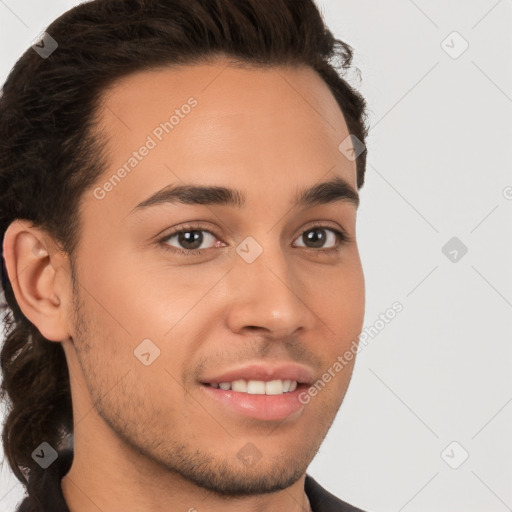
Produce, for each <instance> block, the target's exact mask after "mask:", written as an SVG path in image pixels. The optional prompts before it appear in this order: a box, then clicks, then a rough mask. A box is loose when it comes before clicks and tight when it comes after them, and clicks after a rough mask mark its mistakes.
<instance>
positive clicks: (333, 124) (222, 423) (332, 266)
mask: <svg viewBox="0 0 512 512" xmlns="http://www.w3.org/2000/svg"><path fill="white" fill-rule="evenodd" d="M191 96H193V97H194V98H195V99H196V100H197V106H195V107H194V108H193V109H191V111H190V113H189V114H188V115H186V116H184V117H183V118H181V119H180V122H179V124H178V125H177V126H175V127H174V129H173V130H172V132H170V133H169V134H165V133H164V136H163V138H162V140H161V141H159V142H158V144H157V146H156V147H155V148H154V149H152V150H151V151H150V152H149V154H148V155H147V156H146V157H145V158H143V159H142V160H141V161H140V162H139V163H138V164H137V166H136V167H135V168H133V170H131V172H130V173H129V174H127V175H126V176H125V177H124V178H123V179H122V180H121V181H120V182H119V183H117V184H116V186H115V187H113V189H112V190H110V191H109V192H108V193H107V194H106V195H105V197H104V198H103V199H98V198H96V197H95V196H94V194H93V190H89V191H86V192H85V195H84V198H83V202H82V204H81V208H80V218H81V220H82V229H83V231H82V233H81V237H80V243H79V247H78V251H77V254H76V268H75V272H76V275H75V276H74V280H73V279H72V273H71V272H72V268H71V266H70V261H69V257H68V255H66V254H64V253H63V252H61V251H59V250H58V248H57V246H56V245H55V244H54V242H53V240H52V239H51V237H49V236H48V235H47V234H46V233H45V232H43V231H41V230H39V229H37V228H35V227H33V226H31V225H30V224H29V223H27V222H25V221H15V222H14V223H13V224H11V226H10V227H9V230H8V232H7V234H6V237H5V243H4V253H5V255H6V256H5V257H6V264H7V270H8V274H9V278H10V280H11V282H12V283H13V287H14V290H15V294H16V298H17V300H18V303H19V304H20V307H21V308H22V310H23V312H24V314H25V315H26V316H27V318H29V320H30V321H32V322H33V323H34V325H36V326H37V328H38V329H39V330H40V332H41V333H42V334H43V335H44V336H45V337H46V338H48V339H49V340H52V341H53V342H60V343H62V346H63V348H64V351H65V354H66V359H67V362H68V366H69V370H70V378H71V387H72V399H73V414H74V422H75V427H74V428H75V430H74V449H75V458H74V462H73V465H72V467H71V470H70V472H69V473H68V474H67V475H66V476H65V477H64V479H63V480H62V489H63V492H64V496H65V499H66V501H67V503H68V504H69V506H70V509H71V510H72V511H73V512H83V511H91V510H103V511H106V510H108V511H111V512H116V511H119V512H120V511H123V512H130V511H140V510H145V511H147V512H153V511H155V512H156V511H164V510H165V511H168V510H189V511H190V510H194V509H196V510H198V511H200V512H213V511H221V510H222V511H223V512H231V511H251V512H257V511H267V510H273V511H283V512H284V511H288V512H289V511H299V510H301V511H307V510H309V503H308V500H307V497H306V495H305V493H304V478H305V472H306V470H307V467H308V466H309V464H310V462H311V461H312V459H313V458H314V456H315V454H316V452H317V450H318V449H319V447H320V444H321V443H322V441H323V439H324V438H325V436H326V434H327V431H328V430H329V428H330V426H331V424H332V422H333V420H334V418H335V416H336V414H337V412H338V409H339V408H340V406H341V403H342V401H343V398H344V396H345V393H346V390H347V387H348V385H349V382H350V378H351V375H352V370H353V364H354V359H353V360H352V361H351V362H350V363H349V364H348V365H347V366H345V367H344V368H343V370H342V371H341V372H339V373H337V374H336V377H335V378H333V379H332V380H331V381H330V382H329V383H328V384H327V385H326V386H325V388H324V389H322V390H321V391H320V392H319V393H318V395H317V396H315V397H314V398H312V399H311V401H310V402H309V404H307V405H305V406H304V407H303V408H302V409H301V410H300V411H299V412H298V413H294V414H293V415H291V416H290V417H288V418H286V419H285V420H284V421H283V420H281V421H269V422H265V421H262V420H256V419H251V418H248V417H245V416H242V415H239V414H236V413H234V412H233V411H231V410H229V409H227V408H225V407H222V406H221V405H218V404H216V403H213V401H212V400H211V399H209V398H208V397H207V396H206V395H205V393H204V390H202V389H201V385H200V384H199V381H200V379H201V377H202V376H205V375H207V374H208V375H212V374H213V375H216V374H218V373H219V372H220V371H221V370H222V371H224V370H228V369H230V368H232V367H235V366H240V365H242V364H246V363H252V362H272V363H274V362H296V363H298V364H301V365H304V366H306V367H307V368H309V369H310V371H311V372H312V373H313V375H314V377H315V380H316V379H319V378H321V376H322V374H323V373H324V372H325V371H326V370H327V369H328V368H329V367H331V366H332V365H333V363H334V362H335V361H336V359H337V357H338V356H340V355H342V354H344V353H345V351H346V350H347V349H348V348H349V347H350V345H351V343H352V341H353V340H357V336H358V334H359V333H360V332H361V328H362V324H363V318H364V303H365V290H364V276H363V272H362V267H361V262H360V257H359V252H358V248H357V243H356V213H357V209H356V207H355V206H354V205H353V204H351V203H349V202H335V203H327V204H321V205H316V206H314V207H309V208H303V209H300V208H292V202H293V200H294V198H295V193H296V190H297V189H299V188H302V187H309V186H312V185H315V184H317V183H318V182H320V181H325V180H328V179H330V178H333V177H334V176H340V177H342V178H344V179H345V180H346V181H347V182H348V183H349V184H351V185H352V187H353V188H354V189H355V190H357V189H356V165H355V162H354V161H350V160H349V159H347V158H346V157H345V156H344V155H343V154H342V153H341V152H340V151H339V149H338V145H339V144H340V142H341V141H343V140H344V139H345V138H346V137H347V136H348V134H349V131H348V128H347V125H346V122H345V120H344V117H343V115H342V113H341V111H340V109H339V107H338V105H337V103H336V101H335V99H334V97H333V96H332V94H331V93H330V91H329V89H328V87H327V85H326V84H325V83H324V82H323V81H322V79H321V78H320V77H319V76H318V75H317V74H316V73H315V72H314V71H313V70H312V69H310V68H305V67H301V68H289V67H286V68H260V69H256V68H244V69H240V68H236V67H234V66H232V65H228V61H224V60H218V61H214V62H212V63H209V64H201V65H195V66H190V67H179V68H175V69H170V68H168V69H159V70H152V71H145V72H141V73H137V74H134V75H130V76H129V77H126V78H125V79H123V80H122V81H120V82H119V83H117V84H115V85H114V86H113V87H112V88H111V89H110V90H109V91H108V93H106V94H105V95H104V98H103V99H104V101H103V103H102V105H101V107H100V110H99V112H100V127H101V130H102V131H103V133H104V135H105V136H106V137H107V138H108V156H109V163H108V169H106V170H105V173H104V176H103V177H102V178H101V179H100V180H98V185H99V186H102V185H103V184H104V183H105V181H106V180H108V178H109V177H110V176H112V174H113V173H115V171H116V170H117V169H118V168H120V167H121V166H122V165H123V164H124V163H125V162H126V161H127V159H128V158H129V157H130V156H131V154H132V152H133V151H135V150H137V149H138V148H139V147H140V146H141V145H142V144H144V142H145V141H146V137H147V136H148V135H150V134H151V133H152V131H153V130H154V129H155V127H156V126H158V125H159V124H160V123H161V122H163V121H165V120H168V119H169V117H170V115H171V114H172V112H173V111H174V109H176V108H180V107H181V106H182V105H183V104H185V103H186V101H187V99H188V98H189V97H191ZM153 138H155V137H153ZM155 140H156V139H155ZM91 158H94V155H91ZM183 183H194V184H207V185H222V186H228V187H234V188H237V189H240V190H241V191H243V192H244V193H245V194H246V196H247V204H246V206H245V207H244V208H242V209H237V208H234V207H231V206H225V205H222V206H219V205H186V204H180V203H177V204H161V205H158V206H154V207H151V208H147V209H143V210H141V211H140V212H137V213H132V214H130V212H131V211H132V209H133V208H134V207H135V206H136V205H137V204H138V203H140V202H141V201H143V200H144V199H146V198H147V197H149V196H150V195H152V194H153V193H154V192H156V191H158V190H160V189H161V188H163V187H165V186H167V185H169V184H183ZM313 221H322V224H323V225H327V228H334V229H340V228H341V229H343V230H344V231H345V232H346V233H347V234H348V236H349V237H350V238H351V239H350V241H348V242H337V241H336V239H335V237H334V235H333V234H332V232H330V231H329V230H326V231H324V234H325V235H326V236H327V238H326V241H325V243H324V246H325V247H326V248H330V247H334V246H336V244H340V251H339V252H334V251H331V253H330V254H326V253H321V252H319V249H318V248H315V246H312V245H311V244H310V245H309V246H308V245H307V243H308V240H307V238H306V236H302V235H303V234H304V233H305V232H307V230H308V229H311V228H312V227H311V224H312V222H313ZM189 223H194V224H197V223H199V224H200V228H196V227H195V228H194V229H202V230H207V231H211V232H213V233H214V235H209V234H208V233H206V232H204V231H202V233H203V236H204V237H203V243H202V245H200V246H199V245H197V246H196V247H198V246H199V247H200V248H201V249H203V248H204V249H205V251H204V254H203V255H199V256H198V255H196V256H190V255H181V254H177V253H174V252H172V251H166V250H165V247H166V246H167V247H169V248H171V249H172V248H175V249H177V250H179V249H180V248H181V249H186V248H192V247H191V246H190V245H188V246H187V245H180V240H179V239H178V236H175V237H173V238H169V237H168V238H167V241H166V242H160V241H158V240H160V239H161V238H163V237H164V236H165V235H166V233H169V236H170V235H171V233H170V231H171V228H181V227H184V226H185V225H187V224H189ZM247 236H251V237H253V238H254V239H255V240H256V241H257V242H258V243H259V245H260V246H261V247H262V248H263V252H262V253H261V254H260V255H259V256H258V257H257V258H256V260H255V261H253V262H252V263H250V264H249V263H247V262H246V261H245V260H244V259H243V258H241V257H240V256H239V254H238V253H237V252H236V247H237V246H238V245H239V244H240V243H241V242H242V241H243V240H244V239H245V238H246V237H247ZM182 242H183V240H182ZM216 242H217V244H216ZM147 338H149V339H151V340H152V342H153V343H154V344H155V345H156V346H157V347H158V348H159V350H160V356H159V357H158V358H156V359H155V360H154V362H153V363H152V364H151V365H149V366H145V365H144V364H142V363H141V362H140V360H139V359H138V358H137V357H135V356H134V350H135V349H136V348H137V347H138V346H139V345H140V343H141V342H142V340H144V339H147ZM248 443H252V445H254V447H256V449H257V450H258V453H259V455H260V458H259V460H258V461H257V463H254V464H245V463H242V461H241V459H240V457H238V456H237V454H238V452H239V451H240V450H241V449H242V448H243V447H244V446H246V445H247V444H248Z"/></svg>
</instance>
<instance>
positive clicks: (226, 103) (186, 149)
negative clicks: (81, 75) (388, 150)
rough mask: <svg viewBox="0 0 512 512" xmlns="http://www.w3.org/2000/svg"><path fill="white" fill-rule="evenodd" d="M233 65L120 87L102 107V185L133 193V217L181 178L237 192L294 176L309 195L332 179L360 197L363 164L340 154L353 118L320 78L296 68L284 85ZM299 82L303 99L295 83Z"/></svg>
mask: <svg viewBox="0 0 512 512" xmlns="http://www.w3.org/2000/svg"><path fill="white" fill-rule="evenodd" d="M225 66H226V64H225V63H217V64H208V65H196V66H188V67H178V68H166V69H159V70H152V71H146V72H140V73H137V74H134V75H131V76H129V77H126V78H125V79H123V80H122V81H120V82H119V83H118V84H116V85H115V86H113V87H111V88H110V90H109V91H108V93H107V94H106V95H105V96H104V100H103V102H102V105H101V109H102V111H103V112H102V118H101V123H100V124H101V125H102V126H101V127H102V130H103V132H104V133H106V135H107V136H108V138H109V141H108V145H107V146H108V149H109V150H110V151H109V156H110V165H109V168H108V169H107V171H106V172H105V173H104V176H103V177H102V183H103V182H104V181H105V179H109V178H110V177H112V179H114V180H117V182H119V186H117V183H114V187H110V186H109V187H108V188H109V189H112V188H116V189H117V190H120V189H121V188H122V187H123V186H124V187H125V188H124V192H125V193H126V194H125V195H126V198H129V200H130V202H131V203H132V204H131V205H130V209H131V208H133V207H135V206H136V204H138V203H140V202H141V201H142V200H143V199H145V198H146V197H149V196H150V195H151V194H153V193H155V192H156V191H157V190H159V189H161V188H163V187H165V186H166V185H169V184H174V185H176V184H179V182H180V180H181V179H182V178H183V179H184V181H185V182H187V183H190V182H196V183H204V184H208V182H210V184H213V182H217V183H222V184H225V185H229V184H230V180H231V178H232V177H234V176H235V175H236V176H237V177H239V176H242V175H243V174H244V172H245V176H246V177H249V178H250V179H252V180H255V179H257V180H259V181H261V182H266V183H274V182H275V183H277V182H278V181H279V180H278V178H279V176H281V177H282V176H283V175H289V176H294V177H295V181H296V184H299V183H302V184H303V185H302V186H301V187H299V188H304V187H305V186H306V184H313V183H314V182H315V181H319V180H320V179H321V178H324V179H326V175H327V174H329V171H330V170H332V171H333V174H337V175H340V176H341V177H342V178H343V179H344V180H345V182H346V183H347V184H348V186H351V188H352V189H354V190H356V182H357V180H356V166H355V162H353V161H349V160H347V159H346V158H345V156H344V155H342V154H341V153H340V151H339V149H338V146H339V144H340V142H341V141H342V140H343V139H345V138H346V137H347V136H348V129H347V126H346V123H345V120H344V117H343V115H342V114H341V111H340V110H339V107H337V104H336V101H335V99H334V97H332V95H330V93H329V92H328V93H327V94H326V93H325V90H324V89H322V87H326V86H325V84H323V85H322V87H320V90H318V88H317V87H316V86H317V84H316V82H315V79H316V78H315V73H314V72H313V71H311V74H310V75H309V76H308V75H307V73H306V74H301V72H302V73H304V72H305V71H306V68H303V69H302V70H292V69H290V74H289V75H285V77H284V79H283V78H282V76H281V73H283V72H284V71H283V70H282V69H280V70H279V72H277V71H274V72H273V73H272V72H269V70H268V69H264V70H254V69H250V70H246V69H236V68H231V69H228V68H226V67H225ZM258 71H261V73H258ZM248 72H249V75H251V76H249V75H248ZM254 73H255V74H254ZM297 76H300V77H301V81H299V84H300V85H297V84H295V86H296V87H297V88H298V89H297V90H296V89H294V88H293V87H290V85H289V81H290V80H292V78H295V77H297ZM308 80H309V82H308ZM319 82H320V84H322V83H323V82H322V81H321V79H319ZM205 84H206V86H205ZM269 84H271V85H275V87H274V88H272V87H267V86H268V85H269ZM308 84H309V85H308ZM263 86H265V87H263ZM295 86H294V87H295ZM301 87H302V90H300V88H301ZM278 88H280V90H279V89H278ZM226 91H228V92H229V94H228V93H226ZM309 93H311V95H309V96H308V94H309ZM116 174H117V175H118V177H117V178H116ZM212 175H216V177H217V178H219V179H218V180H217V179H215V180H211V179H210V178H211V177H212ZM119 177H120V178H121V179H118V178H119ZM189 178H191V179H189ZM274 178H275V179H276V180H277V181H274ZM122 180H124V181H125V182H126V181H127V180H129V181H130V183H129V184H127V183H122V182H121V181H122ZM283 183H285V182H281V185H282V184H283ZM232 184H234V183H232ZM238 185H240V182H239V183H238ZM238 188H239V189H243V188H245V187H244V184H243V183H242V185H241V186H238ZM248 192H249V194H250V193H251V191H250V190H249V191H248ZM114 195H117V194H114ZM125 202H126V201H125Z"/></svg>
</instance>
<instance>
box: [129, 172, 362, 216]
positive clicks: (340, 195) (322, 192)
mask: <svg viewBox="0 0 512 512" xmlns="http://www.w3.org/2000/svg"><path fill="white" fill-rule="evenodd" d="M337 201H344V202H348V203H351V204H353V205H354V206H355V207H356V209H357V208H358V207H359V194H358V193H357V191H356V190H354V188H353V187H352V186H351V185H350V184H349V183H348V182H347V181H345V180H344V179H343V178H341V177H339V176H336V177H334V178H332V179H331V180H329V181H323V182H321V183H318V184H316V185H313V186H312V187H308V188H304V189H300V190H298V191H297V193H296V194H295V202H294V206H295V207H303V208H304V207H312V206H316V205H320V204H327V203H334V202H337ZM169 203H170V204H173V203H181V204H191V205H197V204H207V205H225V206H231V207H234V208H243V207H244V206H245V203H246V196H245V194H244V193H243V192H242V191H241V190H238V189H233V188H227V187H222V186H207V185H187V184H185V185H168V186H167V187H164V188H163V189H161V190H159V191H158V192H155V193H154V194H153V195H151V196H150V197H148V198H147V199H145V200H144V201H142V202H141V203H139V204H138V205H137V206H136V207H135V208H133V209H132V211H131V212H130V214H131V213H134V212H136V211H140V210H143V209H145V208H148V207H150V206H155V205H159V204H169Z"/></svg>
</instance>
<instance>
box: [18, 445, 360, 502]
mask: <svg viewBox="0 0 512 512" xmlns="http://www.w3.org/2000/svg"><path fill="white" fill-rule="evenodd" d="M72 462H73V450H71V449H66V450H63V451H61V452H60V453H59V456H58V457H57V459H56V460H55V461H54V462H53V463H52V464H51V465H50V466H49V467H48V468H47V469H41V470H40V471H39V470H38V471H37V473H35V474H34V475H33V476H31V477H30V478H29V483H28V497H26V498H25V499H24V500H23V501H22V502H21V504H20V505H19V506H18V508H17V510H16V511H15V512H69V508H68V506H67V505H66V502H65V500H64V496H63V494H62V489H61V486H60V481H61V479H62V477H63V476H64V475H65V474H66V473H67V472H68V471H69V469H70V468H71V463H72ZM304 490H305V491H306V494H307V496H308V499H309V502H310V503H311V508H312V509H313V512H364V511H362V510H361V509H359V508H356V507H353V506H352V505H349V504H348V503H345V502H344V501H341V500H340V499H338V498H336V497H335V496H333V495H332V494H330V493H329V492H327V491H326V490H325V489H324V488H323V487H321V486H320V484H318V483H317V482H316V480H314V479H313V478H312V477H311V476H310V475H308V474H307V473H306V482H305V485H304ZM105 512H107V511H105Z"/></svg>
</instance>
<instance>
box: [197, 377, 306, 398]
mask: <svg viewBox="0 0 512 512" xmlns="http://www.w3.org/2000/svg"><path fill="white" fill-rule="evenodd" d="M203 384H204V385H206V386H211V387H213V388H216V389H222V390H224V391H230V390H231V391H236V392H238V393H246V394H249V395H283V394H286V393H291V392H293V391H295V390H296V389H297V388H302V387H305V386H306V384H302V383H298V382H297V381H296V380H292V379H274V380H270V381H263V380H246V379H238V380H234V381H231V382H218V383H217V382H214V383H209V382H204V383H203Z"/></svg>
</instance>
